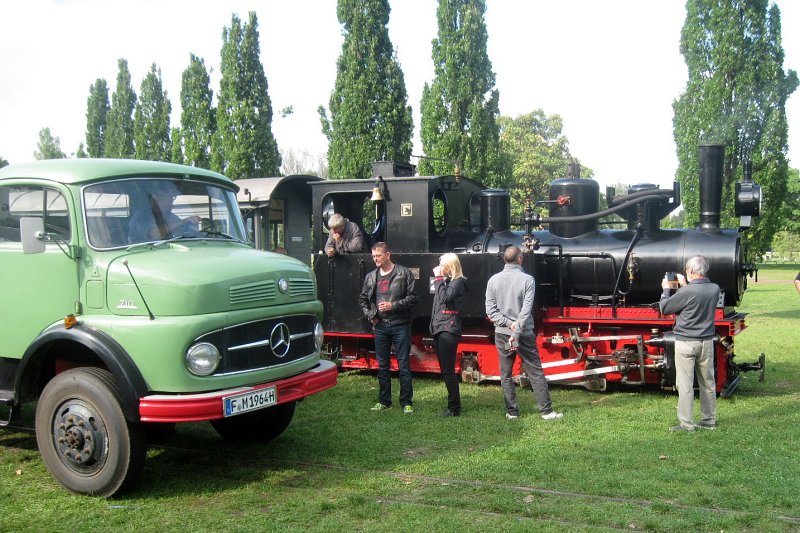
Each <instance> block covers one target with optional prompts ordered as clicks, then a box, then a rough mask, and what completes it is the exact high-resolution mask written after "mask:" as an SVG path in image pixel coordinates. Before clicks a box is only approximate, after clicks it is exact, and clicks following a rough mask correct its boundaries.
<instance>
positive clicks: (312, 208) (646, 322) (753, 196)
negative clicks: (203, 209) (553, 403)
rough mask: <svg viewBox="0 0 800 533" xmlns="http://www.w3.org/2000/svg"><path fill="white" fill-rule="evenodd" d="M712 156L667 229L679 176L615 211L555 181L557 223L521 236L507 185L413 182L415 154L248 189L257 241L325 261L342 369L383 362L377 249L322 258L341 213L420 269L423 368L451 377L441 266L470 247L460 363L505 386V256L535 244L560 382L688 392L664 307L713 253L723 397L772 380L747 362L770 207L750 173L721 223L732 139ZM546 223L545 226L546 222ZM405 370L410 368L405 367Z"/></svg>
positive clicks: (416, 315) (470, 375)
mask: <svg viewBox="0 0 800 533" xmlns="http://www.w3.org/2000/svg"><path fill="white" fill-rule="evenodd" d="M699 156H700V157H699V162H700V171H699V182H700V183H699V192H700V215H701V216H700V226H699V227H698V228H696V229H662V228H661V227H660V221H661V219H662V218H664V217H665V216H667V215H668V214H669V213H670V212H672V211H673V210H674V209H676V208H677V207H678V206H679V205H680V189H679V187H678V184H677V183H675V185H674V187H673V189H660V188H658V187H656V186H655V185H650V184H640V185H636V186H633V187H631V188H630V189H629V191H628V194H625V195H619V196H615V195H612V194H611V191H609V193H608V194H607V204H608V206H609V207H608V208H607V209H603V210H599V207H598V206H599V199H600V195H599V187H598V185H597V183H596V182H595V181H593V180H589V179H579V178H577V177H575V176H571V177H567V178H564V179H557V180H555V181H553V182H552V183H551V185H550V189H549V198H548V199H546V200H543V201H542V202H541V203H542V204H544V205H546V206H547V210H548V216H546V217H541V216H538V215H537V214H535V213H534V210H533V207H532V206H531V205H528V206H527V207H526V209H525V214H524V224H523V227H522V229H520V230H514V229H512V227H511V208H510V206H511V202H510V194H509V193H508V192H507V191H505V190H500V189H487V188H485V187H483V186H482V185H481V184H480V183H478V182H477V181H474V180H472V179H469V178H466V177H462V176H460V175H457V174H453V175H445V176H425V177H420V176H414V175H413V174H414V167H413V166H412V165H409V164H405V163H396V162H380V163H376V164H375V165H373V174H374V176H375V177H374V179H373V180H322V179H319V178H316V177H313V176H289V177H284V178H262V179H254V180H239V181H238V182H237V183H238V184H239V185H240V187H241V188H242V189H241V190H240V192H239V200H240V205H241V207H242V209H243V212H244V215H245V220H246V221H247V224H248V227H249V228H250V229H251V232H252V235H253V240H254V241H255V242H256V243H257V245H258V246H259V247H261V248H281V250H280V251H282V252H284V253H289V254H290V255H295V256H296V257H298V258H299V259H301V260H305V261H308V262H311V263H313V268H314V273H315V275H316V278H317V290H318V297H319V299H320V300H321V301H322V303H323V306H324V324H323V326H324V328H325V332H326V333H325V349H326V351H327V354H328V356H329V357H330V358H331V359H334V360H336V361H338V362H339V363H340V364H341V366H342V367H343V368H349V369H377V359H376V358H375V353H374V342H373V337H372V332H371V327H370V325H369V323H368V322H367V321H366V320H365V319H364V318H363V317H362V316H361V311H360V308H359V305H358V301H357V299H358V294H359V292H360V290H361V286H362V281H363V279H364V277H365V275H366V274H367V272H369V271H370V270H372V269H373V268H375V266H374V263H373V262H372V260H371V255H370V253H369V252H367V253H357V254H347V255H338V256H335V257H333V258H328V257H327V256H326V255H324V254H323V253H322V249H323V246H324V244H325V241H326V239H327V237H328V228H327V220H328V218H329V217H330V216H331V215H332V214H333V213H335V212H337V213H341V214H342V215H344V216H345V217H347V218H348V219H349V220H351V221H353V222H356V223H358V224H359V225H361V227H362V228H363V229H364V230H365V234H366V235H367V236H368V238H369V240H370V242H371V243H375V242H379V241H384V242H387V243H388V244H389V246H390V248H391V251H392V259H393V261H395V262H397V263H400V264H402V265H404V266H406V267H408V268H410V269H411V270H412V272H413V273H414V276H415V278H416V279H417V287H416V289H417V293H418V295H419V297H420V298H419V303H418V304H417V305H416V306H415V307H414V308H413V310H412V357H411V367H412V370H413V371H415V372H433V373H436V372H439V371H440V370H439V365H438V361H437V358H436V354H435V351H434V347H433V339H432V338H431V336H430V334H429V332H428V324H429V320H430V309H431V304H432V299H433V289H432V287H433V281H432V280H433V274H432V269H433V267H435V266H436V265H437V264H438V260H439V256H440V255H441V254H443V253H446V252H454V253H456V254H458V256H459V259H460V260H461V264H462V267H463V270H464V274H465V276H466V277H467V278H468V284H469V287H470V292H469V294H468V297H467V303H466V304H465V305H464V307H463V308H462V309H461V310H460V313H461V317H462V322H463V324H464V333H463V336H462V338H461V341H460V343H459V346H458V355H457V363H456V370H457V372H460V374H461V378H462V380H463V381H464V382H475V383H477V382H482V381H487V380H499V375H500V371H499V366H498V359H497V354H496V351H495V347H494V341H493V328H492V324H491V323H490V322H489V321H488V319H487V318H486V313H485V309H484V290H485V286H486V282H487V280H488V279H489V277H491V276H492V275H493V274H495V273H497V272H499V271H500V270H502V268H503V264H504V263H503V259H502V254H503V251H504V250H505V249H506V248H507V247H508V246H511V245H515V246H518V247H520V248H521V249H522V250H523V252H524V263H523V268H525V270H526V271H527V272H529V273H530V274H532V275H533V276H534V277H535V279H536V313H535V323H536V336H537V345H538V348H539V353H540V356H541V360H542V366H543V368H544V372H545V377H546V378H547V379H548V381H551V382H555V383H558V384H562V385H576V386H582V387H584V388H586V389H589V390H596V391H603V390H606V388H607V387H608V385H609V384H620V385H634V386H652V387H660V388H661V389H664V390H674V385H675V366H674V343H675V338H674V335H673V333H672V326H673V324H674V317H673V316H665V315H662V314H661V313H660V311H659V308H658V300H659V298H660V295H661V290H662V289H661V279H662V278H663V276H664V274H665V273H666V272H682V271H683V266H684V264H685V262H686V260H687V259H688V258H690V257H692V256H694V255H698V254H700V255H703V256H705V257H706V258H707V259H708V261H709V264H710V270H709V277H710V278H711V279H712V281H714V282H715V283H717V284H718V285H719V286H720V288H721V289H722V294H721V296H720V301H719V305H718V308H717V311H716V318H715V326H716V332H717V340H716V342H715V368H716V381H717V382H716V390H717V392H718V393H719V394H720V395H721V396H726V395H728V394H730V393H731V392H733V390H734V389H735V388H736V386H737V385H738V383H739V381H740V377H741V375H740V373H741V372H743V371H748V370H756V371H759V372H760V379H763V375H764V355H763V354H761V356H760V357H759V359H758V361H757V362H752V363H738V362H737V361H736V360H735V357H736V356H735V353H734V340H733V338H734V337H735V336H736V335H738V334H739V333H740V332H741V331H742V330H743V329H744V328H745V314H743V313H739V312H737V311H736V309H735V306H737V305H738V304H739V303H740V301H741V298H742V295H743V293H744V291H745V289H746V287H747V277H748V276H752V274H753V273H754V271H755V267H754V265H753V264H752V263H748V262H746V259H745V250H744V241H743V235H742V232H743V231H745V230H746V229H747V228H748V227H749V226H750V225H751V222H752V217H756V216H758V214H759V210H760V200H761V191H760V187H759V186H758V185H757V184H755V183H754V182H753V181H752V178H751V177H750V173H749V172H746V175H745V178H744V180H743V181H742V182H740V183H738V184H737V185H736V201H735V210H736V216H740V227H739V228H736V229H727V228H720V209H721V196H722V169H723V163H724V147H723V146H721V145H702V146H700V148H699ZM259 190H260V191H261V193H259V192H258V191H259ZM614 213H616V214H617V215H619V216H620V217H621V218H622V219H623V220H624V224H625V225H626V226H627V227H625V228H624V229H599V228H600V224H599V221H600V220H601V219H603V218H605V217H608V216H609V215H611V214H614ZM309 218H310V219H311V225H312V227H311V230H312V231H311V239H309V238H308V222H309ZM544 225H546V226H547V228H548V229H547V230H542V229H539V228H541V227H542V226H544ZM309 245H310V246H309ZM309 251H312V252H313V253H312V254H310V255H307V254H308V252H309ZM518 364H519V363H518ZM392 365H393V368H396V361H394V360H393V361H392ZM514 373H515V376H516V377H517V378H518V379H520V380H523V381H524V379H525V377H524V374H523V372H522V369H521V368H520V367H519V366H518V367H517V368H515V370H514Z"/></svg>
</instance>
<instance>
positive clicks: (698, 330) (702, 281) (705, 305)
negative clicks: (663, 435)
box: [659, 255, 720, 431]
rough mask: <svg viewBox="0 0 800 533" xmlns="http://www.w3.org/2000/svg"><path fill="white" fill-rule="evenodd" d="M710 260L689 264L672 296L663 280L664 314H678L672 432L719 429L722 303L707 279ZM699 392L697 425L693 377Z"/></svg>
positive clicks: (713, 285)
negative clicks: (717, 322) (717, 349)
mask: <svg viewBox="0 0 800 533" xmlns="http://www.w3.org/2000/svg"><path fill="white" fill-rule="evenodd" d="M707 273H708V260H707V259H706V258H705V257H703V256H700V255H696V256H694V257H692V258H691V259H689V260H688V261H686V277H684V276H683V275H681V274H678V276H677V278H678V284H679V285H680V288H679V289H678V290H677V291H676V292H675V294H673V295H672V296H670V289H672V288H674V287H672V286H671V284H670V280H669V279H668V277H669V276H664V279H663V280H662V281H661V288H662V289H663V292H662V294H661V301H660V302H659V307H660V309H661V312H662V313H663V314H665V315H673V314H674V315H675V326H674V327H673V330H672V331H673V332H674V333H675V386H676V388H677V389H678V421H679V422H680V423H679V424H678V425H677V426H672V427H671V428H669V430H670V431H694V429H695V428H696V427H697V428H702V429H715V428H716V427H717V395H716V390H715V389H716V380H715V379H714V337H715V330H714V313H715V312H716V309H717V302H719V294H720V289H719V286H718V285H716V284H715V283H711V281H710V280H709V279H708V278H707V277H706V274H707ZM695 372H696V374H697V385H698V388H699V389H700V413H701V415H702V418H701V419H700V421H699V422H698V423H697V424H695V423H694V422H693V418H692V414H693V411H694V377H695Z"/></svg>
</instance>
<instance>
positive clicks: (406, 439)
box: [0, 265, 800, 532]
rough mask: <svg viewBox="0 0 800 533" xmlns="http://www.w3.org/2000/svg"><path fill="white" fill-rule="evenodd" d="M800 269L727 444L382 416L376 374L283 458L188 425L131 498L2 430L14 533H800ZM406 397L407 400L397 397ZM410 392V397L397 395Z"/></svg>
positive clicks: (767, 275)
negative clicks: (85, 492)
mask: <svg viewBox="0 0 800 533" xmlns="http://www.w3.org/2000/svg"><path fill="white" fill-rule="evenodd" d="M797 271H798V266H797V265H768V266H764V267H762V268H761V270H760V271H759V283H758V284H755V283H752V284H751V288H750V290H748V292H747V294H746V295H745V297H744V301H743V302H742V305H741V306H740V308H739V309H740V310H741V311H743V312H746V313H749V315H748V317H747V326H748V327H747V329H746V330H745V331H744V332H743V333H741V334H740V335H739V336H738V337H736V353H737V360H740V361H755V360H756V359H757V358H758V355H759V354H760V353H762V352H763V353H765V354H766V357H767V371H766V379H765V381H764V382H759V381H758V376H757V374H756V373H755V372H753V373H748V374H744V378H743V379H742V382H741V384H740V385H739V389H738V390H737V391H736V392H735V393H734V395H733V396H732V397H730V398H726V399H722V400H720V401H719V403H718V411H719V415H718V422H719V428H718V430H717V431H713V432H710V431H695V432H694V433H682V434H671V433H669V432H668V431H667V428H668V427H669V426H670V425H672V424H674V423H675V407H676V402H677V396H675V395H671V394H668V393H662V392H658V391H640V390H637V389H630V390H623V391H620V392H614V393H589V392H586V391H582V390H575V389H565V388H553V389H552V396H553V405H554V406H555V407H556V408H557V409H558V410H559V411H563V412H564V414H565V416H564V419H563V420H561V421H558V422H545V421H542V420H541V419H540V418H539V417H538V416H537V414H536V406H535V401H534V399H533V395H532V394H530V393H524V392H523V391H520V392H521V394H520V402H521V410H522V413H523V416H522V417H521V418H520V419H519V420H516V421H508V420H506V419H505V417H504V416H503V415H504V409H503V401H502V393H501V392H500V388H499V387H498V386H496V385H464V386H462V402H463V406H464V407H463V415H462V416H461V417H460V418H449V419H445V418H441V417H439V416H438V414H439V413H440V411H441V410H442V409H443V408H444V407H445V391H444V385H443V384H442V383H441V382H440V381H439V380H437V379H435V378H415V381H414V387H415V404H414V407H415V411H416V412H415V414H414V415H413V416H404V415H402V414H401V412H400V410H399V409H398V408H392V409H391V410H389V411H387V412H383V413H372V412H370V411H369V407H370V406H371V405H373V404H374V403H375V398H376V396H377V392H376V386H377V380H376V379H375V376H374V375H371V374H362V373H343V374H341V375H340V377H339V385H338V386H337V387H335V388H334V389H331V390H329V391H326V392H323V393H321V394H318V395H316V396H313V397H311V398H309V399H307V400H306V401H304V402H303V403H301V404H300V405H299V406H298V409H297V413H296V414H295V419H294V421H293V422H292V425H291V426H290V427H289V429H288V430H287V431H286V432H285V433H284V434H283V435H282V436H281V437H280V438H278V439H277V440H275V441H274V442H273V443H271V444H269V445H254V444H245V445H242V444H239V445H234V444H230V443H227V442H225V441H223V440H222V439H220V438H219V437H217V435H216V433H215V432H214V431H213V430H212V429H211V428H210V427H209V426H208V425H206V424H196V425H183V426H179V432H178V433H177V434H176V435H174V436H173V437H172V438H170V440H168V441H167V446H164V447H153V448H151V449H150V451H149V453H148V461H147V464H146V467H145V472H144V475H143V477H142V479H141V480H140V482H139V483H138V484H137V485H136V487H134V488H133V489H132V490H131V491H129V492H127V493H125V494H124V495H123V496H122V497H121V498H118V499H114V500H103V499H97V498H89V497H77V496H72V495H69V494H67V493H66V492H64V491H63V490H62V489H60V488H59V487H58V485H57V484H56V483H55V481H53V480H52V479H51V478H50V476H49V474H48V473H47V471H46V470H45V468H44V465H43V463H42V461H41V459H40V458H39V455H38V452H37V450H36V439H35V437H34V436H33V434H32V433H30V432H26V431H19V430H0V502H2V503H0V531H3V532H8V531H75V530H82V529H88V528H91V529H92V530H98V531H103V530H119V531H137V532H150V531H153V532H162V531H242V532H251V531H267V530H269V531H282V530H286V531H290V530H291V531H300V530H310V531H342V532H344V531H464V530H466V531H484V530H490V529H491V530H495V531H610V530H626V531H632V530H646V531H800V461H798V455H800V453H799V452H798V448H799V447H800V414H799V413H800V402H798V400H800V393H799V392H798V386H799V385H800V321H799V320H798V319H800V295H798V294H797V292H796V291H795V290H794V287H793V285H792V282H791V280H793V279H794V276H795V274H796V273H797ZM394 386H395V387H397V381H396V380H395V382H394ZM396 392H397V391H396V390H395V394H396Z"/></svg>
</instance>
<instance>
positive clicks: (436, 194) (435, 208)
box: [431, 187, 447, 235]
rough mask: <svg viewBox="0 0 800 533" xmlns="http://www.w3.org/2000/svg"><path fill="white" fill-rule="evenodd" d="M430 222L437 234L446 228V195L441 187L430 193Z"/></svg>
mask: <svg viewBox="0 0 800 533" xmlns="http://www.w3.org/2000/svg"><path fill="white" fill-rule="evenodd" d="M431 222H432V224H433V229H434V230H436V233H437V234H438V235H441V234H442V233H444V231H445V230H446V229H447V196H446V195H445V193H444V190H442V188H441V187H437V188H436V190H434V191H433V194H432V195H431Z"/></svg>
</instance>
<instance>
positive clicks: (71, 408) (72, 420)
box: [53, 403, 106, 472]
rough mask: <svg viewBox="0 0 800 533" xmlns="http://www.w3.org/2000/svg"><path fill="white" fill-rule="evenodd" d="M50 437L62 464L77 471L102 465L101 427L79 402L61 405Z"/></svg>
mask: <svg viewBox="0 0 800 533" xmlns="http://www.w3.org/2000/svg"><path fill="white" fill-rule="evenodd" d="M53 429H54V431H53V437H54V439H55V443H56V449H57V450H58V453H59V455H60V457H61V460H62V461H63V462H64V464H66V465H68V466H69V467H70V468H72V469H74V470H77V471H84V472H85V471H90V470H94V469H96V468H98V465H100V464H101V463H102V460H103V455H104V449H105V442H106V434H105V428H104V426H103V424H102V422H101V421H100V420H99V418H98V417H97V416H96V415H95V414H94V413H93V412H92V410H91V409H90V408H89V407H88V406H86V405H83V404H82V403H68V404H65V405H64V406H62V409H60V410H59V414H58V415H57V416H56V418H55V420H54V428H53Z"/></svg>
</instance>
